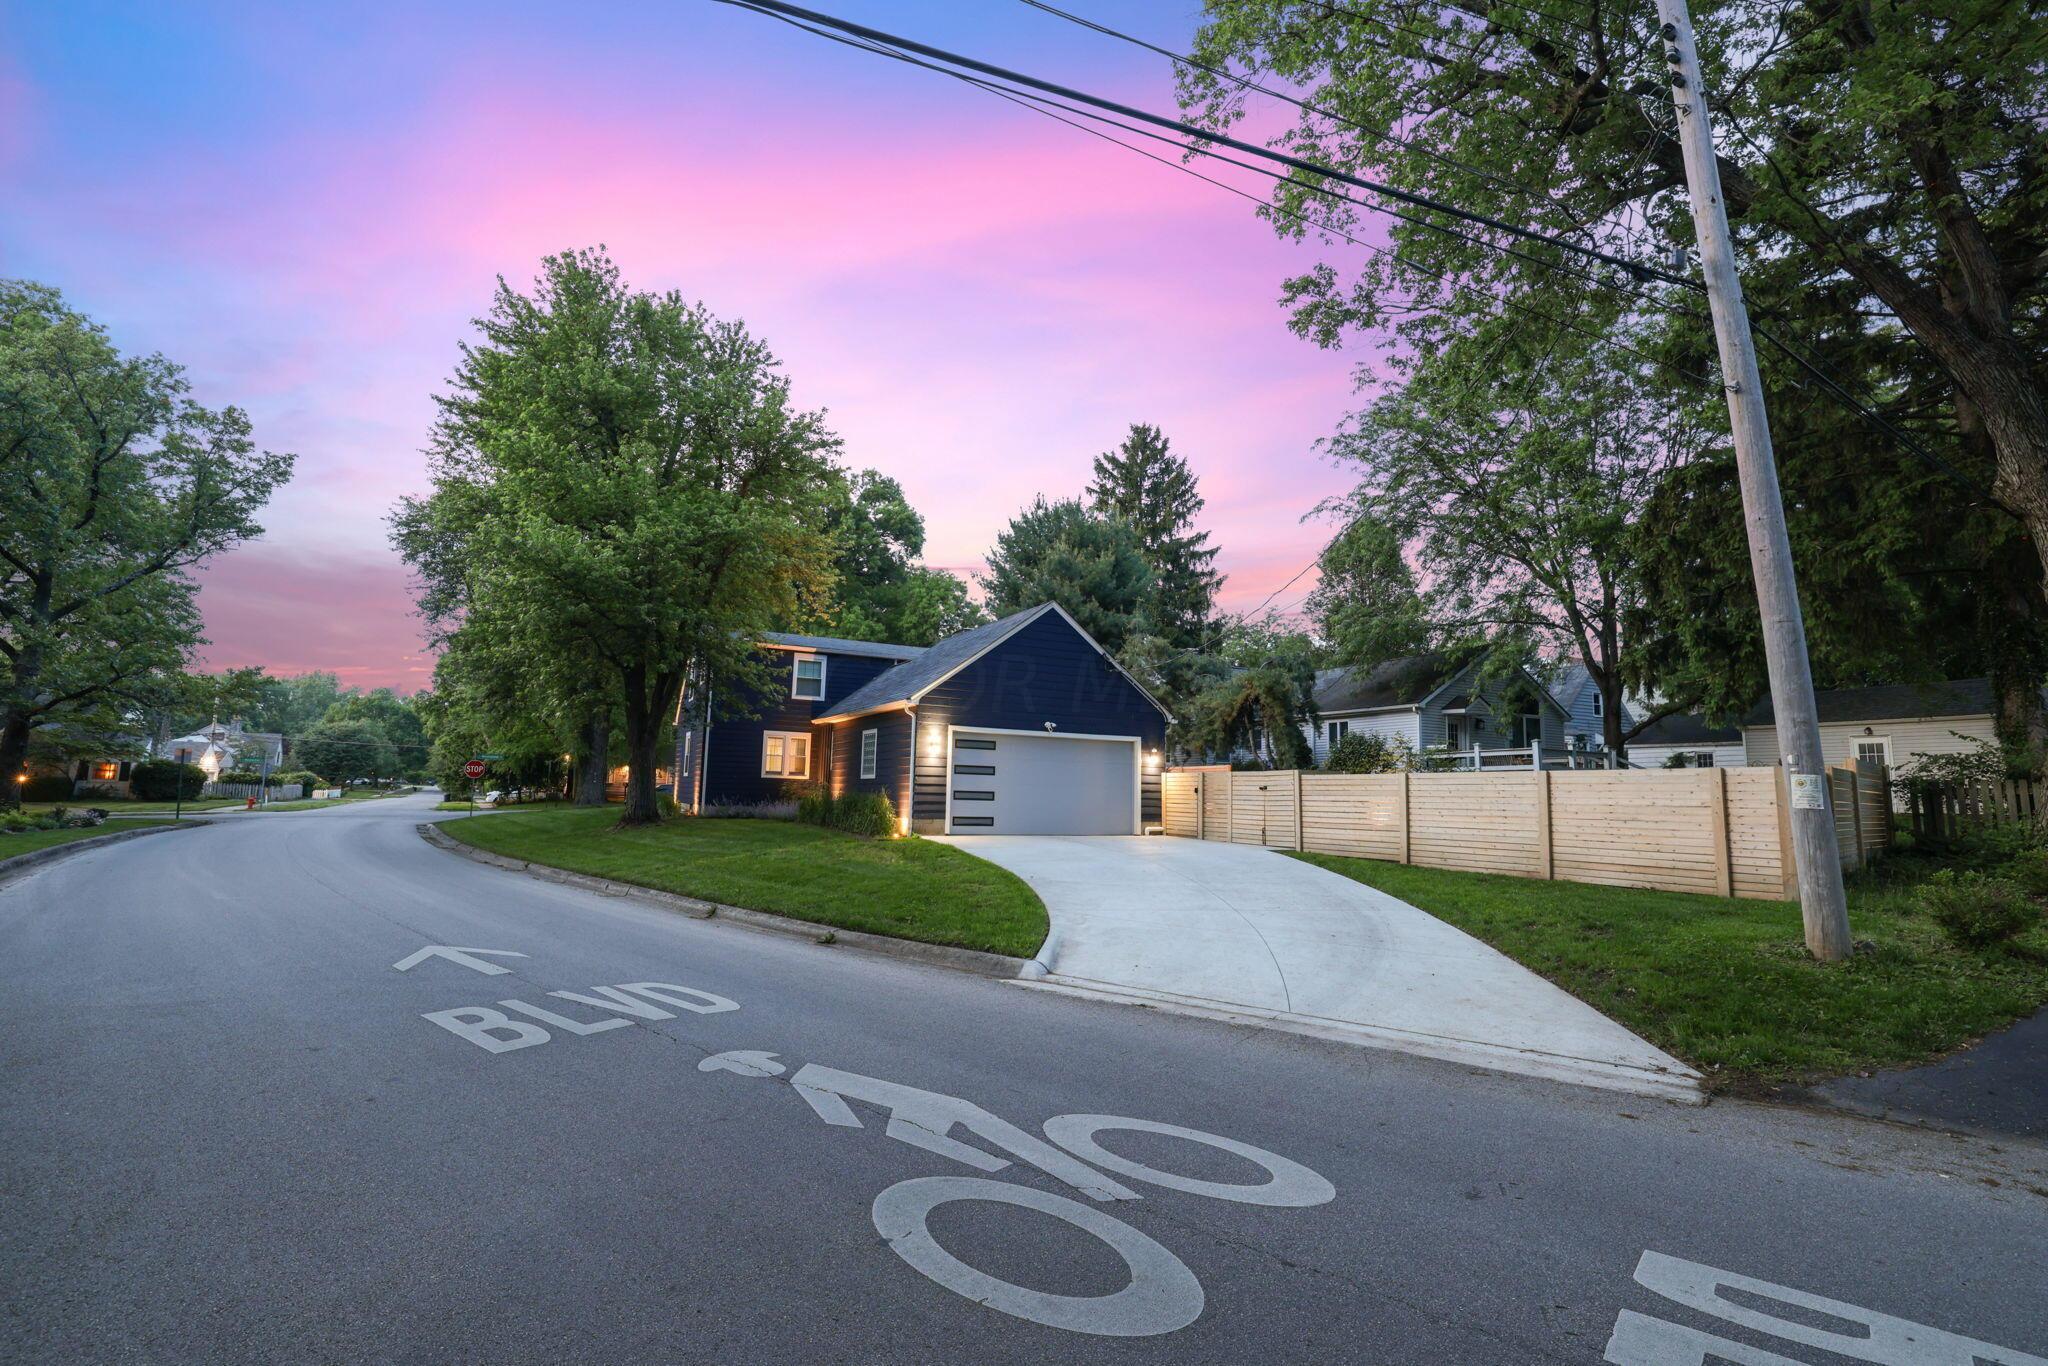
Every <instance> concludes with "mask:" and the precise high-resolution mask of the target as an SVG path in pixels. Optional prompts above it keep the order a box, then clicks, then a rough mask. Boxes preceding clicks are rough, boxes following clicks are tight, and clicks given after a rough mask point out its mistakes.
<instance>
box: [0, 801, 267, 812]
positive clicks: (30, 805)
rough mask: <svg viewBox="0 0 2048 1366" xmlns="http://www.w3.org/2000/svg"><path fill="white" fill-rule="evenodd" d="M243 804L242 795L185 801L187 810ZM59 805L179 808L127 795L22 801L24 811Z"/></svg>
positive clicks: (117, 809)
mask: <svg viewBox="0 0 2048 1366" xmlns="http://www.w3.org/2000/svg"><path fill="white" fill-rule="evenodd" d="M241 804H242V799H241V798H240V797H207V798H204V799H203V800H202V799H199V798H194V799H193V800H191V801H189V802H186V803H185V810H187V811H217V810H219V809H220V808H221V807H224V806H240V805H241ZM59 806H61V807H63V808H64V809H65V810H67V811H83V810H85V809H86V808H87V807H93V808H95V809H97V810H100V811H110V812H113V813H114V814H115V815H119V814H121V813H123V812H128V811H149V812H156V811H175V810H177V809H178V804H177V803H176V802H138V801H131V800H129V799H128V798H126V797H73V798H72V799H71V800H70V801H68V802H23V803H22V809H23V810H24V811H49V810H51V809H53V808H55V807H59Z"/></svg>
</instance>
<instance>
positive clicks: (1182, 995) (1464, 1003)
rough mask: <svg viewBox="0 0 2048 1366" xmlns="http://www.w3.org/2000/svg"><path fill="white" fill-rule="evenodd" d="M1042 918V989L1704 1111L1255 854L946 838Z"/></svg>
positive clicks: (1418, 919) (1460, 959)
mask: <svg viewBox="0 0 2048 1366" xmlns="http://www.w3.org/2000/svg"><path fill="white" fill-rule="evenodd" d="M946 842H947V843H949V844H953V845H956V846H957V847H959V848H961V849H964V850H966V851H968V852H969V853H972V854H975V855H977V856H979V857H981V858H985V859H987V860H989V861H990V862H991V863H995V864H999V865H1000V866H1002V867H1004V868H1008V869H1009V870H1010V871H1012V872H1014V873H1016V874H1017V875H1018V876H1019V877H1021V878H1023V879H1024V880H1025V881H1026V882H1027V883H1029V884H1030V885H1031V887H1032V888H1033V890H1035V891H1036V892H1037V893H1038V894H1039V896H1040V897H1042V898H1043V899H1044V901H1045V904H1046V908H1047V910H1048V911H1049V912H1050V913H1051V917H1052V934H1051V936H1050V937H1049V938H1048V939H1047V941H1046V946H1045V948H1044V949H1042V950H1041V951H1040V954H1039V959H1038V961H1039V962H1040V963H1041V964H1042V965H1043V967H1044V968H1045V970H1046V974H1047V975H1046V976H1045V977H1044V978H1042V979H1041V980H1040V981H1039V983H1038V985H1041V986H1052V987H1056V988H1060V989H1064V990H1069V991H1077V992H1081V993H1084V994H1088V995H1096V996H1105V997H1114V998H1116V999H1121V1000H1128V1001H1142V1002H1144V1003H1147V1004H1151V1005H1154V1006H1159V1007H1162V1008H1166V1009H1173V1010H1182V1011H1186V1012H1189V1013H1194V1014H1202V1015H1209V1016H1218V1017H1223V1018H1229V1019H1239V1020H1250V1021H1256V1022H1259V1023H1263V1024H1268V1025H1273V1026H1276V1027H1280V1028H1284V1029H1290V1030H1293V1031H1295V1032H1298V1033H1305V1034H1314V1035H1318V1036H1323V1037H1330V1038H1338V1039H1344V1040H1347V1041H1350V1042H1355V1043H1362V1044H1368V1045H1371V1046H1375V1047H1383V1048H1393V1049H1398V1050H1400V1051H1402V1052H1409V1053H1419V1054H1423V1055H1426V1056H1430V1057H1438V1058H1445V1059H1449V1060H1452V1061H1456V1062H1462V1063H1469V1064H1471V1065H1474V1066H1479V1067H1485V1068H1490V1069H1493V1070H1496V1071H1505V1072H1520V1073H1526V1074H1529V1075H1534V1076H1542V1077H1551V1078H1556V1079H1559V1080H1567V1081H1574V1082H1579V1083H1583V1084H1587V1085H1593V1086H1603V1087H1610V1088H1614V1089H1619V1090H1626V1091H1635V1092H1640V1093H1645V1094H1651V1095H1658V1096H1664V1097H1668V1098H1671V1099H1678V1100H1693V1101H1697V1100H1698V1099H1699V1098H1700V1091H1699V1086H1698V1080H1699V1078H1698V1074H1697V1073H1695V1072H1693V1071H1692V1070H1691V1069H1690V1068H1688V1067H1687V1066H1686V1065H1685V1064H1684V1063H1682V1062H1680V1061H1679V1060H1678V1059H1676V1058H1674V1057H1672V1056H1670V1055H1669V1054H1667V1053H1664V1052H1662V1051H1660V1050H1658V1049H1656V1048H1653V1047H1651V1046H1650V1045H1649V1044H1648V1043H1646V1042H1644V1041H1643V1040H1642V1039H1639V1038H1637V1037H1636V1036H1635V1035H1634V1034H1632V1033H1630V1032H1629V1031H1628V1030H1626V1029H1623V1028H1622V1027H1621V1026H1620V1025H1618V1024H1616V1023H1615V1022H1614V1021H1612V1020H1610V1019H1608V1018H1607V1017H1606V1016H1604V1015H1602V1014H1600V1013H1599V1012H1598V1011H1596V1010H1594V1009H1593V1008H1592V1007H1590V1006H1588V1005H1586V1004H1584V1003H1583V1002H1581V1001H1579V1000H1578V999H1577V998H1576V997H1573V996H1571V995H1569V994H1568V993H1566V992H1564V991H1562V990H1560V989H1559V988H1557V987H1555V986H1552V985H1551V984H1550V983H1549V982H1547V981H1545V980H1544V979H1543V978H1541V977H1538V976H1537V975H1536V974H1535V973H1533V972H1530V971H1529V970H1528V969H1527V968H1524V967H1522V966H1521V965H1520V964H1518V963H1516V962H1514V961H1513V960H1512V959H1509V958H1507V957H1506V956H1504V955H1502V954H1500V953H1498V952H1496V951H1495V950H1493V949H1491V948H1489V947H1487V946H1486V945H1485V944H1482V943H1480V942H1479V941H1478V940H1476V939H1474V938H1472V937H1471V936H1470V935H1468V934H1465V933H1464V932H1463V931H1460V930H1456V929H1453V928H1452V927H1451V926H1449V925H1447V924H1445V923H1444V922H1443V921H1441V920H1438V919H1436V918H1435V917H1434V916H1431V915H1429V914H1427V913H1425V912H1423V911H1420V910H1417V909H1416V908H1415V907H1413V906H1410V905H1409V904H1407V903H1406V902H1404V901H1398V900H1396V899H1395V898H1393V897H1390V896H1387V895H1386V894H1384V893H1382V892H1378V891H1375V890H1374V889H1372V888H1370V887H1367V886H1364V885H1362V884H1360V883H1357V882H1353V881H1351V880H1350V879H1349V878H1343V877H1339V876H1337V875H1336V874H1335V873H1330V872H1326V871H1325V870H1323V869H1321V868H1317V867H1315V866H1314V865H1313V864H1308V863H1303V862H1301V861H1300V860H1298V859H1291V858H1287V857H1286V856H1284V855H1282V854H1278V853H1275V852H1273V851H1271V850H1268V849H1259V848H1253V847H1250V846H1246V845H1238V844H1223V843H1218V842H1213V841H1207V840H1189V839H1166V838H1162V837H1158V836H1152V837H1130V836H1126V837H1115V836H1097V837H1060V836H1004V837H993V836H950V837H947V839H946Z"/></svg>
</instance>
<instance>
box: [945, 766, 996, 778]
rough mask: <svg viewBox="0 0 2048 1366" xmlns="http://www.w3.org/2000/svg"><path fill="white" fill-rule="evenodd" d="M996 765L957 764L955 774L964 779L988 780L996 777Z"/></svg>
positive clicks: (954, 768)
mask: <svg viewBox="0 0 2048 1366" xmlns="http://www.w3.org/2000/svg"><path fill="white" fill-rule="evenodd" d="M995 771H996V766H995V765H994V764H955V765H953V772H954V773H956V774H959V775H961V776H963V777H974V778H988V777H993V776H994V775H995Z"/></svg>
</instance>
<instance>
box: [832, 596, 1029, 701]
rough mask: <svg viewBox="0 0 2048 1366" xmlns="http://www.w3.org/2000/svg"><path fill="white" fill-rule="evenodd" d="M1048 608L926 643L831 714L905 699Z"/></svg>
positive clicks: (987, 648)
mask: <svg viewBox="0 0 2048 1366" xmlns="http://www.w3.org/2000/svg"><path fill="white" fill-rule="evenodd" d="M1052 610H1053V605H1052V604H1051V603H1049V602H1044V603H1040V604H1039V605H1038V606H1036V607H1027V608H1026V609H1024V610H1023V611H1021V612H1014V613H1012V614H1011V615H1009V616H1007V617H1004V618H1003V619H1002V620H1001V621H991V622H989V623H987V624H986V625H982V626H976V627H972V628H970V629H968V630H965V631H961V632H959V633H958V634H957V635H950V636H947V637H946V638H945V639H944V640H942V641H940V642H939V643H938V644H936V645H932V646H929V647H927V648H926V649H925V650H923V651H922V652H920V653H919V654H918V655H917V657H916V658H914V659H912V660H910V661H908V662H907V663H903V664H898V665H897V666H896V667H895V668H893V669H891V670H889V671H888V672H887V673H885V674H883V675H881V676H880V677H879V678H876V679H874V680H873V681H871V682H869V683H868V684H866V685H865V686H863V687H859V688H856V689H854V690H853V691H852V692H850V693H848V694H847V695H846V696H845V697H844V698H842V699H840V701H839V703H838V705H836V706H834V707H833V708H832V715H834V716H855V715H858V714H859V713H861V712H864V711H875V710H877V709H878V708H881V707H889V706H894V705H896V704H897V703H900V702H908V701H909V700H910V699H911V698H912V697H915V696H916V695H917V694H918V693H920V692H922V691H923V690H924V689H926V688H929V687H930V686H931V685H932V684H934V683H936V682H938V681H939V680H940V679H942V678H944V677H945V676H946V675H947V674H949V673H951V672H953V670H955V669H957V668H959V667H960V666H962V665H963V664H965V663H967V662H968V661H969V660H971V659H973V658H974V657H975V656H976V655H978V654H980V653H981V652H982V651H984V650H989V649H993V648H994V647H995V646H996V645H998V644H1000V643H1002V641H1004V640H1005V639H1007V638H1009V637H1010V636H1012V635H1014V634H1016V633H1017V632H1018V631H1019V630H1021V629H1023V628H1024V627H1026V626H1029V625H1030V624H1031V623H1032V622H1034V621H1036V620H1038V619H1039V618H1040V617H1042V616H1044V615H1045V614H1046V613H1047V612H1050V611H1052ZM820 719H821V720H822V719H823V718H820Z"/></svg>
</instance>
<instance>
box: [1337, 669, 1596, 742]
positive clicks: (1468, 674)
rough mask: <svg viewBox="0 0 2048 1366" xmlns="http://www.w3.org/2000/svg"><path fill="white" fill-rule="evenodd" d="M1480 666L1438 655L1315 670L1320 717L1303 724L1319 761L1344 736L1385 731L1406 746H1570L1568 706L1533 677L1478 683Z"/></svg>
mask: <svg viewBox="0 0 2048 1366" xmlns="http://www.w3.org/2000/svg"><path fill="white" fill-rule="evenodd" d="M1478 671H1479V666H1478V664H1477V663H1473V664H1468V665H1465V666H1464V667H1462V668H1460V667H1458V666H1457V665H1455V664H1453V663H1452V662H1451V661H1449V660H1446V659H1444V658H1443V657H1442V656H1440V655H1411V656H1408V657H1406V658H1402V659H1391V660H1388V661H1387V662H1386V663H1384V664H1379V665H1374V666H1371V667H1367V666H1357V667H1352V668H1342V669H1318V670H1317V671H1316V712H1317V715H1318V718H1319V720H1318V722H1317V724H1316V726H1315V729H1314V730H1313V731H1312V732H1311V731H1309V729H1308V728H1307V727H1303V732H1304V734H1306V735H1307V737H1308V741H1309V745H1310V747H1311V748H1312V749H1314V751H1315V757H1316V763H1317V764H1318V765H1320V764H1323V763H1326V762H1327V761H1328V760H1329V757H1330V749H1331V747H1332V746H1333V745H1335V744H1337V742H1338V741H1340V740H1342V739H1343V738H1344V737H1345V736H1346V735H1364V734H1369V735H1384V736H1386V737H1387V738H1389V739H1396V738H1398V739H1400V740H1403V741H1406V742H1407V744H1408V747H1409V748H1410V749H1412V750H1415V751H1417V752H1420V751H1422V750H1425V749H1435V748H1449V749H1454V750H1471V749H1479V750H1504V749H1527V748H1529V746H1530V745H1531V744H1532V743H1540V744H1541V745H1543V747H1544V748H1546V749H1552V750H1557V751H1559V752H1560V754H1561V753H1562V752H1563V751H1564V749H1565V738H1564V727H1565V710H1564V708H1563V707H1561V706H1559V705H1558V703H1557V699H1556V698H1555V697H1553V696H1551V694H1550V692H1549V690H1548V689H1546V688H1545V687H1544V686H1543V684H1542V683H1541V682H1540V681H1539V680H1538V679H1537V678H1536V676H1535V675H1533V674H1531V673H1529V671H1528V670H1526V669H1524V670H1522V671H1521V677H1520V679H1519V680H1518V682H1520V683H1521V684H1523V685H1524V686H1521V687H1514V686H1503V685H1502V684H1500V683H1489V684H1485V685H1481V686H1476V687H1475V684H1474V676H1475V675H1476V674H1477V673H1478Z"/></svg>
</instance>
